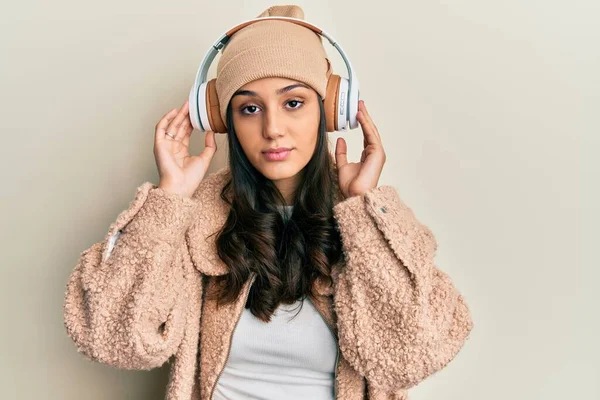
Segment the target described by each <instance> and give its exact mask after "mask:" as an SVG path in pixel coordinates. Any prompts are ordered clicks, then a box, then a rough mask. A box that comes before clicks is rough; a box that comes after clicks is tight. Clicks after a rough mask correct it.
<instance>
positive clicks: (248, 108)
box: [240, 100, 304, 115]
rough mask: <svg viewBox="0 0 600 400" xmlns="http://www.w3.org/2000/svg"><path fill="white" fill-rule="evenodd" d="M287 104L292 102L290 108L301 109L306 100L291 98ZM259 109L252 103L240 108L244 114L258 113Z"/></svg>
mask: <svg viewBox="0 0 600 400" xmlns="http://www.w3.org/2000/svg"><path fill="white" fill-rule="evenodd" d="M286 104H290V105H291V107H290V108H291V109H292V110H297V109H299V108H301V107H302V105H303V104H304V102H303V101H301V100H290V101H288V102H287V103H286ZM258 109H259V107H258V106H255V105H254V104H250V105H247V106H245V107H242V108H241V109H240V111H241V112H242V114H243V115H254V114H256V111H257V110H258Z"/></svg>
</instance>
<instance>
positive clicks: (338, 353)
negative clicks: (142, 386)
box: [209, 273, 340, 400]
mask: <svg viewBox="0 0 600 400" xmlns="http://www.w3.org/2000/svg"><path fill="white" fill-rule="evenodd" d="M255 279H256V273H252V280H251V281H250V285H249V286H248V290H246V295H245V296H244V303H243V306H242V311H241V312H240V313H239V315H238V317H237V320H236V321H235V325H234V326H233V330H232V331H231V335H230V337H229V347H228V349H227V357H226V358H225V364H223V368H221V371H219V375H217V379H216V380H215V383H214V385H213V388H212V390H211V392H210V397H209V399H211V400H212V398H213V395H214V393H215V389H216V387H217V382H219V379H220V378H221V375H222V374H223V371H224V370H225V366H226V365H227V361H228V360H229V355H230V353H231V344H232V343H231V342H232V340H233V333H234V332H235V328H237V326H238V323H239V322H240V319H241V317H242V313H243V312H244V307H245V305H246V301H247V300H248V295H249V294H250V289H251V288H252V284H253V283H254V280H255ZM307 299H308V300H309V301H310V302H311V303H313V305H314V304H315V303H314V302H313V301H312V300H311V299H310V297H307ZM315 310H317V312H318V313H319V315H320V316H321V318H322V319H323V322H325V325H327V328H329V330H330V331H331V334H332V335H333V337H334V338H335V343H336V355H335V367H334V371H333V398H334V399H337V371H338V363H339V356H340V346H339V344H338V339H337V337H336V335H335V332H334V331H333V328H332V327H331V326H330V325H329V322H327V319H326V318H325V316H324V315H323V314H322V313H321V311H320V310H319V308H318V307H317V306H316V305H315Z"/></svg>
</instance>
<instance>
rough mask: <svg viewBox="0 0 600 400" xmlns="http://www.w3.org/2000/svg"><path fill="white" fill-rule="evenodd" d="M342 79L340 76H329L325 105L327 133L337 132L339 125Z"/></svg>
mask: <svg viewBox="0 0 600 400" xmlns="http://www.w3.org/2000/svg"><path fill="white" fill-rule="evenodd" d="M340 81H341V77H340V76H339V75H335V74H331V75H329V80H328V81H327V91H326V94H325V99H324V101H323V105H324V107H325V125H326V130H327V132H335V131H336V130H337V125H338V121H337V119H338V112H337V109H338V95H339V89H340Z"/></svg>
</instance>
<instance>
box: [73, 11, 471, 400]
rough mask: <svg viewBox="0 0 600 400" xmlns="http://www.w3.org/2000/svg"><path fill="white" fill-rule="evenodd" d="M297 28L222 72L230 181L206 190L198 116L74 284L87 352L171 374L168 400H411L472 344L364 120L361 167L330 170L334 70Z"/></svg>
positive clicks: (244, 51)
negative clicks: (193, 144)
mask: <svg viewBox="0 0 600 400" xmlns="http://www.w3.org/2000/svg"><path fill="white" fill-rule="evenodd" d="M266 13H268V14H269V15H274V14H277V15H290V16H293V17H302V16H303V13H302V12H301V9H300V8H299V7H297V6H276V7H271V8H269V10H267V12H266ZM261 15H265V13H263V14H261ZM261 24H262V25H261ZM292 25H293V24H290V23H286V22H279V23H274V24H273V23H263V22H260V23H259V24H256V25H252V26H250V27H248V28H245V30H242V31H239V32H238V33H236V34H235V35H234V36H233V38H232V39H231V41H230V43H228V48H227V50H226V51H225V52H224V53H223V56H222V58H221V59H220V60H219V68H218V71H217V92H218V95H219V96H218V97H219V103H220V104H221V105H222V106H223V107H222V109H221V110H222V111H221V113H222V116H223V122H226V126H227V135H228V140H229V160H228V166H227V167H224V168H221V169H220V170H218V171H217V172H215V173H212V174H209V175H207V174H206V172H207V169H208V167H209V164H210V162H211V160H212V158H213V156H214V154H215V151H216V149H217V148H216V142H215V136H214V135H215V133H214V132H212V131H210V132H207V133H206V137H205V144H206V146H205V149H204V150H203V151H202V153H201V154H199V155H197V156H194V155H191V154H190V153H189V140H190V135H191V132H192V130H193V128H192V123H191V120H190V114H189V112H190V110H189V104H188V102H187V101H186V102H185V103H184V104H183V105H182V107H181V108H180V109H179V110H177V109H174V110H172V111H170V112H169V113H167V114H166V115H165V116H164V117H162V118H161V119H160V121H159V122H158V124H157V125H156V131H155V140H154V154H155V158H156V162H157V166H158V171H159V175H160V182H159V184H158V185H154V184H152V183H149V182H146V183H144V184H143V185H142V186H140V187H139V188H138V190H137V192H136V196H135V199H134V200H133V201H132V203H131V204H130V206H129V207H128V209H126V210H125V211H123V212H122V213H121V214H120V215H119V216H118V217H117V220H116V221H115V222H114V223H113V224H112V225H111V226H110V228H109V232H108V234H107V235H106V237H105V239H104V240H103V241H102V242H99V243H96V244H94V245H93V246H91V247H90V248H89V249H87V250H85V251H84V252H83V253H82V254H81V257H80V259H79V262H78V264H77V266H76V268H75V269H74V271H73V273H72V275H71V277H70V279H69V282H68V284H67V292H66V297H65V306H64V311H65V314H64V318H65V326H66V328H67V332H68V334H69V336H70V337H71V338H72V339H73V340H74V342H75V344H76V345H77V348H78V349H79V351H80V352H82V353H83V354H85V355H86V356H87V357H89V358H91V359H93V360H95V361H99V362H103V363H106V364H109V365H112V366H116V367H118V368H126V369H150V368H154V367H159V366H161V365H163V364H164V363H165V362H167V361H168V360H170V358H171V357H172V356H174V357H173V363H172V366H171V374H170V379H169V385H168V388H167V399H168V400H174V399H179V400H190V399H195V400H198V399H207V400H208V399H229V400H233V399H249V398H261V399H357V400H358V399H364V398H369V399H405V398H407V389H408V388H410V387H412V386H414V385H416V384H417V383H419V382H420V381H422V380H423V379H425V378H426V377H428V376H430V375H431V374H433V373H434V372H436V371H438V370H440V369H441V368H443V367H444V366H445V365H446V364H447V363H449V362H450V361H451V360H452V359H453V358H454V356H455V355H456V354H457V353H458V351H459V350H460V349H461V347H462V346H463V344H464V342H465V340H466V339H467V337H468V335H469V332H470V330H471V329H472V326H473V323H472V320H471V316H470V312H469V309H468V307H467V305H466V303H465V301H464V299H463V297H462V296H461V294H460V293H459V292H458V290H457V289H456V288H455V287H454V286H453V284H452V283H451V281H450V279H449V277H448V276H447V275H446V274H445V273H443V272H442V271H441V270H439V269H438V268H437V267H436V266H435V264H434V261H433V258H434V253H435V250H436V241H435V239H434V237H433V235H432V233H431V231H430V230H429V229H428V228H427V227H426V226H425V225H423V224H421V223H420V222H419V221H418V220H417V219H416V218H415V216H414V214H413V212H412V211H411V210H410V208H409V207H407V206H406V205H405V204H404V203H403V202H402V201H401V200H400V197H399V196H398V193H397V192H396V190H395V189H394V188H393V187H392V186H385V185H384V186H378V181H379V177H380V175H381V171H382V169H383V165H384V163H385V160H386V154H385V151H384V148H383V144H382V141H381V136H380V134H379V131H378V129H377V127H376V125H375V123H374V122H373V120H372V119H371V117H370V115H369V113H368V110H367V108H366V106H365V104H364V102H362V101H361V102H360V103H359V111H358V115H357V118H358V121H359V123H360V127H361V130H362V133H363V136H364V149H363V152H362V156H361V159H360V161H359V162H349V161H348V159H347V157H346V142H345V141H344V139H341V138H340V139H338V141H337V143H336V145H335V156H332V155H331V153H330V151H329V146H328V140H327V139H328V138H327V130H326V125H325V121H326V116H325V107H324V95H325V93H326V84H327V79H328V77H329V76H330V74H331V69H330V63H329V61H328V60H327V59H326V57H325V53H324V49H323V48H322V46H321V42H320V40H319V38H318V37H317V35H315V34H314V32H312V31H309V30H307V29H305V28H302V27H300V26H298V25H293V26H292ZM219 79H221V80H220V81H219Z"/></svg>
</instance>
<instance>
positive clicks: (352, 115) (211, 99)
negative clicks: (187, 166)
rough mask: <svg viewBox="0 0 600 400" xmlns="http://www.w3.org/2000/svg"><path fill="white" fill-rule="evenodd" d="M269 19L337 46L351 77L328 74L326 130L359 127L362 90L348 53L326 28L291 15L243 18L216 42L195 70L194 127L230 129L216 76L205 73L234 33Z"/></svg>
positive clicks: (191, 105) (191, 107) (191, 106)
mask: <svg viewBox="0 0 600 400" xmlns="http://www.w3.org/2000/svg"><path fill="white" fill-rule="evenodd" d="M266 19H276V20H284V21H289V22H291V23H294V24H298V25H301V26H304V27H306V28H308V29H310V30H312V31H314V32H315V33H317V34H319V35H321V36H323V37H324V38H326V39H327V40H328V41H329V43H331V45H332V46H333V47H335V48H336V49H337V50H338V52H339V53H340V54H341V56H342V58H343V59H344V63H345V64H346V68H347V69H348V77H349V79H346V78H343V77H341V76H339V75H335V74H331V75H330V77H329V80H328V82H327V93H326V95H325V98H324V99H323V102H324V106H325V120H326V130H327V132H334V131H342V132H343V131H346V129H347V128H350V129H354V128H356V127H357V126H358V121H357V119H356V113H357V112H358V99H359V95H360V91H359V85H358V78H357V77H356V74H355V73H354V70H353V69H352V65H351V64H350V60H348V57H346V54H345V53H344V51H343V50H342V48H341V47H340V45H339V44H338V43H337V42H336V41H335V40H334V39H333V38H332V37H331V36H330V35H328V34H327V33H326V32H325V31H323V30H321V29H319V28H318V27H316V26H315V25H312V24H310V23H308V22H306V21H304V20H303V19H298V18H291V17H261V18H254V19H251V20H248V21H246V22H242V23H241V24H238V25H236V26H234V27H233V28H231V29H230V30H229V31H227V32H226V33H225V34H224V35H223V36H221V38H219V40H217V41H216V42H215V44H213V46H212V47H211V48H210V49H209V50H208V52H207V53H206V55H205V56H204V59H203V60H202V63H201V64H200V67H199V68H198V71H197V72H196V79H195V81H194V86H193V87H192V89H191V90H190V96H189V110H190V120H191V121H192V125H193V127H194V128H196V129H198V130H200V131H202V132H206V131H214V132H215V133H227V128H226V127H225V124H224V123H223V120H222V118H221V114H220V110H219V99H218V96H217V91H216V86H215V82H216V78H215V79H211V80H210V81H208V82H206V75H207V73H208V70H209V68H210V65H211V63H212V61H213V60H214V59H215V57H216V55H217V53H218V52H219V50H222V49H223V48H225V46H226V45H227V42H229V40H230V39H231V36H233V34H234V33H236V32H237V31H239V30H240V29H242V28H244V27H246V26H248V25H250V24H253V23H255V22H257V21H263V20H266Z"/></svg>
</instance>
